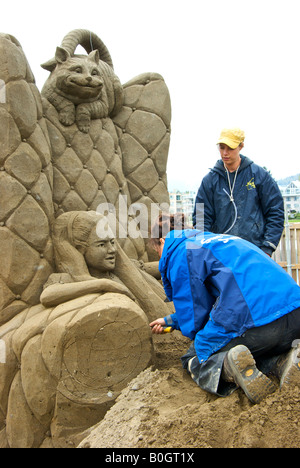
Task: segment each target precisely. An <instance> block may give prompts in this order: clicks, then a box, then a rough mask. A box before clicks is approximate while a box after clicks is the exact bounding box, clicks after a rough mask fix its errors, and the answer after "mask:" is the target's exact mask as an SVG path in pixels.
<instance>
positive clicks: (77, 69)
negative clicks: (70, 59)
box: [74, 67, 82, 73]
mask: <svg viewBox="0 0 300 468" xmlns="http://www.w3.org/2000/svg"><path fill="white" fill-rule="evenodd" d="M74 71H75V73H82V68H81V67H77V68H75V70H74Z"/></svg>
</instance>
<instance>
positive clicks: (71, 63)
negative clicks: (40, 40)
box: [43, 47, 123, 133]
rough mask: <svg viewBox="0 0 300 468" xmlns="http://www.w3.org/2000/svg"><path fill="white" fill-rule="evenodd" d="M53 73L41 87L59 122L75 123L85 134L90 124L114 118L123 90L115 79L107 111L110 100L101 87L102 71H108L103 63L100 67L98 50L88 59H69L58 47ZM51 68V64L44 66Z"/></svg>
mask: <svg viewBox="0 0 300 468" xmlns="http://www.w3.org/2000/svg"><path fill="white" fill-rule="evenodd" d="M55 60H56V68H55V72H54V73H52V74H51V75H50V78H49V79H48V80H47V82H46V84H45V86H44V88H43V94H44V96H45V97H46V98H47V99H48V100H49V102H51V104H53V105H54V107H55V108H56V110H57V111H58V113H59V121H60V122H61V123H62V124H64V125H67V126H69V125H72V124H74V122H76V123H77V125H78V128H79V130H81V131H82V132H84V133H88V132H89V129H90V121H91V118H93V119H102V118H105V117H107V116H108V115H109V114H110V115H113V114H114V113H115V112H116V111H117V110H118V108H119V106H120V104H122V98H123V89H122V86H121V83H120V82H119V81H118V80H117V78H116V77H114V82H113V86H114V91H115V98H116V103H115V106H114V109H113V110H111V109H110V108H109V101H108V97H107V92H106V86H104V80H105V78H104V73H103V68H106V70H107V71H109V68H108V65H107V64H105V63H104V62H102V63H101V65H100V55H99V51H98V50H95V51H93V52H91V53H90V54H89V55H88V56H76V57H72V56H71V55H70V53H69V52H68V51H67V50H65V49H64V48H62V47H57V49H56V54H55ZM44 68H46V69H49V68H50V69H51V68H52V65H50V66H49V65H44Z"/></svg>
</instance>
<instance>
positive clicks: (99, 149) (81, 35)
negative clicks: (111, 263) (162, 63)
mask: <svg viewBox="0 0 300 468" xmlns="http://www.w3.org/2000/svg"><path fill="white" fill-rule="evenodd" d="M78 45H81V46H82V47H83V48H84V49H85V50H86V52H87V53H88V55H75V51H76V48H77V46H78ZM93 49H94V50H93ZM42 66H43V68H45V69H46V70H48V71H50V72H51V74H50V76H49V78H48V80H47V82H46V83H45V86H44V88H43V90H42V96H43V111H44V115H45V118H46V120H47V126H48V131H49V137H50V141H51V146H52V161H53V173H54V186H53V201H54V210H55V214H56V216H59V215H60V214H62V213H64V212H67V211H76V210H83V211H88V210H97V208H98V206H99V205H102V206H103V205H105V204H109V206H110V207H114V208H116V219H117V226H118V221H120V216H119V215H120V213H119V199H120V197H123V199H124V200H125V202H124V203H125V208H126V205H127V209H128V211H129V207H131V206H132V205H133V204H139V205H142V206H143V207H147V209H146V211H144V212H147V213H148V221H149V228H150V224H151V222H150V220H151V204H153V203H155V204H162V203H167V204H168V203H169V195H168V190H167V177H166V163H167V155H168V148H169V142H170V119H171V107H170V97H169V92H168V89H167V87H166V85H165V83H164V80H163V78H162V77H161V76H160V75H158V74H153V73H145V74H143V75H140V76H138V77H137V78H134V79H133V80H131V81H130V82H129V83H127V84H125V85H124V86H121V83H120V81H119V78H118V77H117V76H116V74H115V73H114V69H113V64H112V60H111V57H110V55H109V52H108V50H107V48H106V47H105V45H104V44H103V42H102V41H101V40H100V39H99V38H98V37H97V36H96V35H94V34H93V33H90V32H89V31H86V30H75V31H72V32H71V33H69V34H67V36H66V37H65V38H64V39H63V41H62V43H61V47H58V48H57V50H56V54H55V57H54V58H53V59H51V60H50V61H48V62H47V63H45V64H43V65H42ZM124 203H123V206H124ZM135 206H136V205H135ZM123 211H124V209H123ZM136 212H137V211H136V210H132V211H131V212H130V213H129V215H130V216H133V217H136V216H137V214H136ZM124 218H126V220H125V225H124V223H123V224H122V226H121V227H120V229H121V231H119V232H118V231H117V235H118V238H119V240H120V242H121V246H122V248H123V249H124V250H125V252H126V253H127V254H128V255H129V257H131V258H134V259H139V260H144V261H148V260H149V256H148V252H147V250H146V245H145V241H144V238H143V237H142V236H140V237H138V236H137V237H135V238H134V239H133V238H131V237H129V236H126V232H125V235H124V230H125V231H126V228H127V225H126V223H127V215H125V217H124V214H123V213H122V219H123V220H124ZM145 224H146V223H143V225H144V226H145ZM127 232H128V230H127ZM120 234H121V235H120ZM120 237H121V238H122V239H120Z"/></svg>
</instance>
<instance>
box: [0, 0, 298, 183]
mask: <svg viewBox="0 0 300 468" xmlns="http://www.w3.org/2000/svg"><path fill="white" fill-rule="evenodd" d="M299 10H300V4H299V0H185V1H182V0H180V1H179V0H151V1H145V0H111V1H107V0H87V1H86V2H83V1H82V0H80V1H78V0H72V1H70V0H61V1H57V0H51V1H50V0H49V1H43V2H41V1H40V0H26V2H24V1H23V0H11V1H10V2H8V1H6V2H5V3H4V5H3V4H2V6H1V16H0V32H3V33H8V34H12V35H14V36H15V37H16V38H17V39H18V40H19V42H20V43H21V45H22V47H23V50H24V52H25V55H26V57H27V59H28V61H29V64H30V66H31V69H32V71H33V74H34V76H35V79H36V84H37V86H38V88H39V89H41V88H42V86H43V84H44V82H45V81H46V79H47V77H48V75H49V73H48V72H47V71H45V70H43V69H42V68H41V67H40V64H41V63H44V62H46V61H47V60H49V59H50V58H52V57H53V56H54V53H55V49H56V47H57V46H59V45H60V44H61V41H62V39H63V37H64V36H65V35H66V34H67V33H68V32H70V31H71V30H73V29H77V28H82V29H89V30H90V31H93V32H94V33H95V34H97V35H98V36H99V37H100V38H101V39H102V41H103V42H104V43H105V44H106V46H107V48H108V50H109V52H110V55H111V57H112V60H113V63H114V70H115V73H116V74H117V76H118V77H119V78H120V80H121V82H122V83H126V82H127V81H129V80H130V79H132V78H134V77H135V76H137V75H139V74H141V73H144V72H156V73H160V74H161V75H162V76H163V78H164V80H165V82H166V84H167V86H168V89H169V92H170V96H171V103H172V122H171V129H172V131H171V145H170V150H169V159H168V168H167V173H168V186H169V190H174V189H178V190H197V189H198V187H199V185H200V183H201V180H202V178H203V177H204V176H205V175H206V174H207V172H208V171H209V168H211V167H213V166H214V164H215V163H216V161H217V160H218V159H219V153H218V147H217V146H216V142H217V139H218V137H219V134H220V132H221V130H222V129H223V128H228V127H240V128H241V129H243V130H244V132H245V135H246V139H245V147H244V148H243V151H242V154H244V155H245V156H248V157H249V158H250V159H252V160H253V161H254V162H255V163H256V164H259V165H260V166H264V167H266V168H267V169H268V170H269V171H270V172H271V174H272V175H273V177H274V178H275V179H276V180H278V179H281V178H284V177H287V176H291V175H295V174H298V173H300V163H299V161H300V157H299V156H300V154H299V152H300V150H299V144H298V135H300V117H299V113H300V66H299V62H300V27H299Z"/></svg>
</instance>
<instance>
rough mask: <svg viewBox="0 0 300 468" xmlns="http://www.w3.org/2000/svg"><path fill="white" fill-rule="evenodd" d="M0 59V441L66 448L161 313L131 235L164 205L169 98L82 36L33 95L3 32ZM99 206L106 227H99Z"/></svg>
mask: <svg viewBox="0 0 300 468" xmlns="http://www.w3.org/2000/svg"><path fill="white" fill-rule="evenodd" d="M79 44H80V45H81V46H82V47H83V48H85V50H86V52H87V55H80V56H76V55H75V49H76V47H77V45H79ZM0 57H1V59H0V198H1V205H0V253H1V259H2V266H1V273H0V290H1V295H0V339H1V344H3V345H4V347H5V363H3V362H2V361H1V362H0V446H1V447H40V446H50V447H52V446H54V447H61V446H74V445H76V443H77V442H78V441H79V440H80V438H81V436H82V434H83V433H84V431H85V430H86V429H87V428H89V427H90V426H92V425H93V424H95V423H96V422H98V421H99V420H100V419H101V418H102V417H103V416H104V414H105V412H106V411H107V409H108V408H109V407H110V406H111V405H112V404H113V403H114V400H115V398H116V396H117V395H118V394H119V393H120V391H121V390H122V388H124V386H126V384H127V383H128V382H129V381H130V380H131V379H132V378H133V377H135V376H136V375H137V374H138V373H139V372H140V371H141V370H143V369H145V368H146V367H147V366H148V365H149V363H150V362H151V359H152V353H153V349H152V343H151V337H150V333H149V329H148V328H149V327H148V323H149V320H151V319H152V318H154V317H156V316H157V313H158V311H159V310H160V311H161V312H159V313H162V314H166V313H169V312H170V310H171V309H172V305H170V304H166V303H165V302H164V293H163V289H162V287H161V285H160V284H159V283H158V281H157V280H156V279H154V278H153V276H151V275H149V274H148V273H147V271H152V270H153V269H154V270H155V266H154V268H153V264H148V263H145V262H147V261H148V260H149V259H151V255H149V254H150V251H148V250H147V241H145V239H144V238H143V235H141V234H140V235H130V229H129V230H128V226H129V224H130V223H133V225H134V226H135V229H133V230H132V231H131V232H133V233H134V234H136V233H139V228H140V226H141V225H142V223H141V214H140V213H141V210H140V207H141V206H146V207H147V213H146V216H145V211H144V212H143V216H144V217H146V218H147V219H146V223H148V224H149V221H150V219H151V217H150V216H149V212H150V207H151V203H156V204H162V203H168V201H169V199H168V192H167V180H166V162H167V154H168V146H169V138H170V115H171V113H170V99H169V93H168V90H167V87H166V85H165V83H164V80H163V78H162V77H161V76H160V75H158V74H152V73H147V74H143V75H140V76H139V77H137V78H135V79H133V80H131V82H129V83H127V84H126V85H124V86H122V85H121V83H120V81H119V79H118V77H117V76H116V75H115V73H114V70H113V66H112V61H111V58H110V55H109V52H108V50H107V48H106V47H105V45H104V44H103V43H102V41H101V40H100V39H99V38H98V37H97V36H96V35H94V34H93V33H90V32H89V31H84V30H76V31H73V32H72V33H70V34H68V35H67V36H66V37H65V38H64V40H63V42H62V45H61V47H58V48H57V50H56V54H55V58H54V59H52V60H50V61H48V62H47V63H46V64H44V65H43V67H44V68H46V69H47V70H49V71H50V72H51V74H50V76H49V79H48V80H47V82H46V83H45V86H44V88H43V91H42V95H41V94H40V93H39V91H38V89H37V88H36V86H35V82H34V77H33V74H32V72H31V70H30V66H29V65H28V62H27V60H26V57H25V56H24V53H23V51H22V48H21V45H20V44H19V42H18V41H17V39H15V38H14V37H13V36H10V35H8V34H0ZM120 196H121V202H122V203H123V204H122V203H120ZM124 204H125V205H124ZM99 205H100V206H101V207H102V208H103V207H104V208H105V210H106V214H108V213H109V212H111V211H112V212H113V214H116V224H115V227H116V232H112V231H111V230H109V228H108V227H106V232H105V233H104V234H100V232H99V230H98V231H97V229H98V228H99V225H101V226H102V227H103V226H106V225H107V218H105V217H104V216H103V215H101V214H99V213H97V212H96V210H97V208H99ZM124 206H125V207H126V208H127V209H125V213H126V216H124ZM120 207H121V208H120ZM100 211H101V210H100ZM108 217H109V216H108ZM135 219H136V222H135V223H134V220H135ZM138 221H139V223H138ZM143 226H144V227H143V229H144V230H145V229H146V228H145V226H146V224H144V225H143ZM115 235H116V239H115V240H114V239H113V237H114V236H115ZM95 259H97V261H95ZM141 261H143V262H141ZM2 349H3V346H2Z"/></svg>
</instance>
